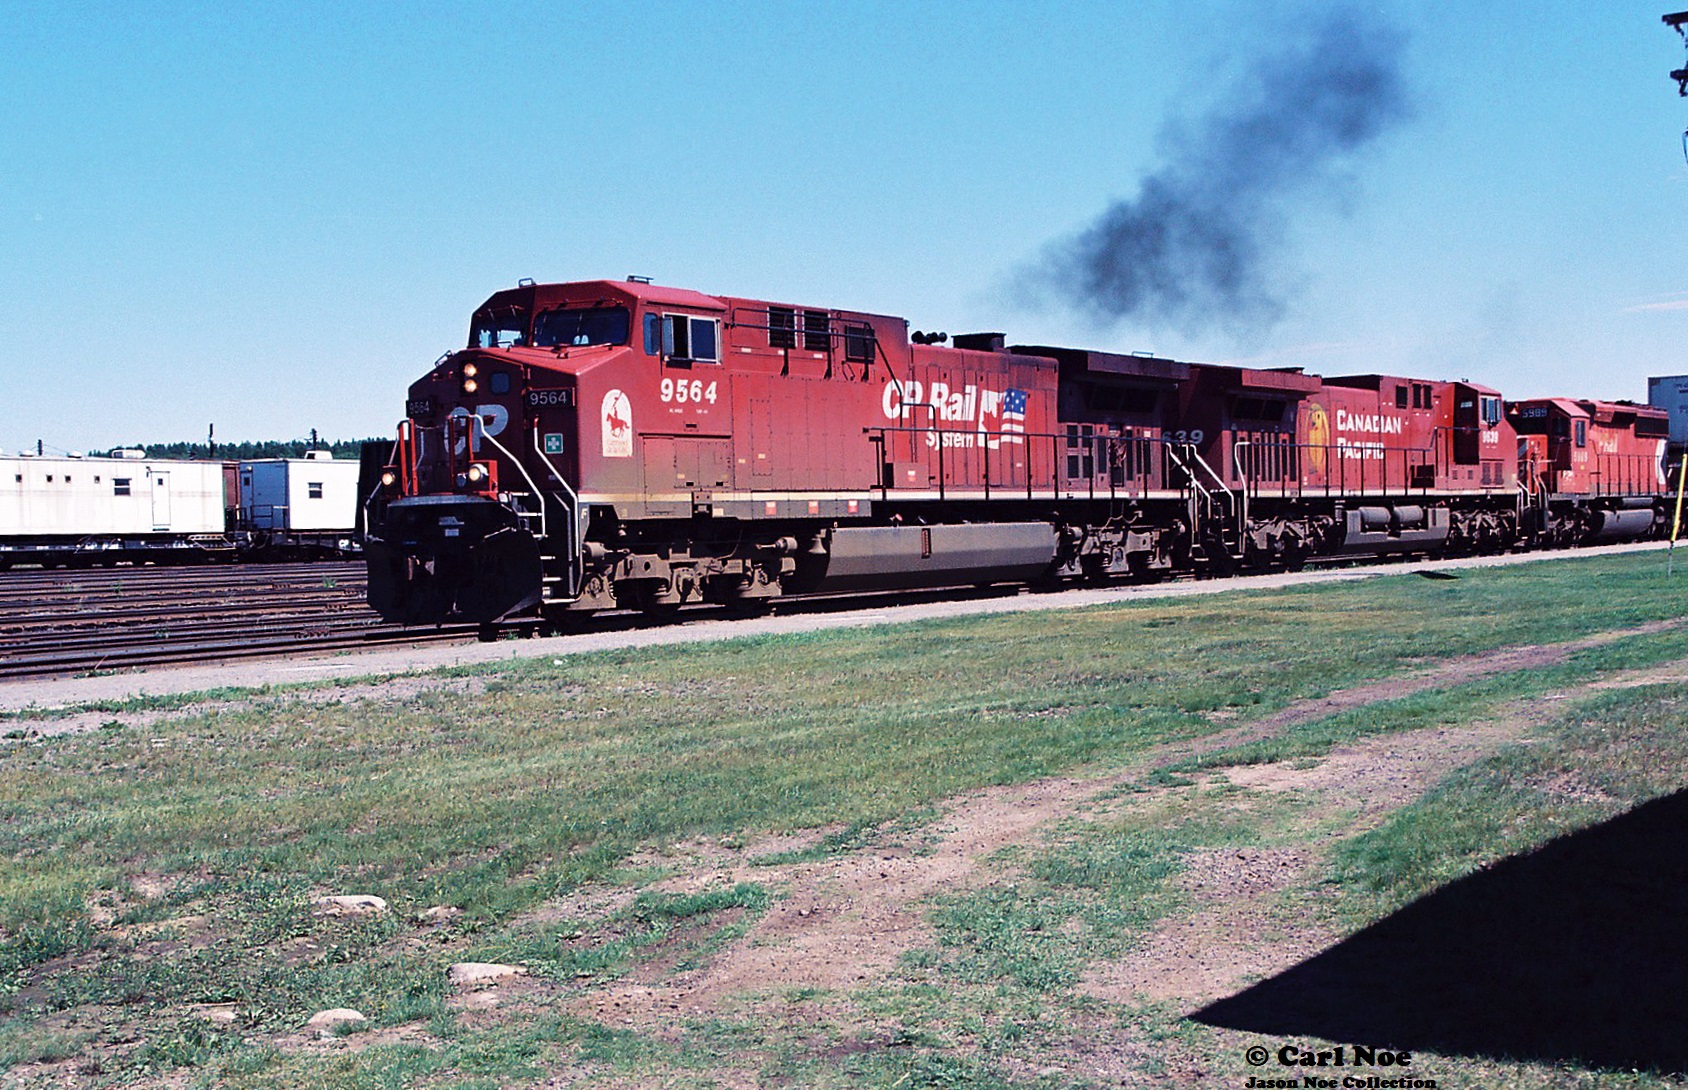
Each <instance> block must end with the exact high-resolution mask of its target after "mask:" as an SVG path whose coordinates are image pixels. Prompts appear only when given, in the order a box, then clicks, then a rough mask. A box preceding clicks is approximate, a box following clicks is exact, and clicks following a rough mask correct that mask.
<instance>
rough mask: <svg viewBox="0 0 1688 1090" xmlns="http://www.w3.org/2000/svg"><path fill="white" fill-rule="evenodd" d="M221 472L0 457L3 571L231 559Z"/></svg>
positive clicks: (198, 466)
mask: <svg viewBox="0 0 1688 1090" xmlns="http://www.w3.org/2000/svg"><path fill="white" fill-rule="evenodd" d="M224 487H225V486H224V480H223V463H221V462H189V461H171V460H167V459H148V458H144V457H142V458H132V457H130V458H86V457H82V458H78V457H29V456H12V457H0V567H8V566H10V565H11V564H14V563H41V564H49V565H56V564H64V563H99V562H111V561H114V560H119V559H125V560H127V559H137V560H188V559H200V558H203V557H205V556H207V555H220V554H226V553H230V552H232V551H233V542H232V541H231V540H230V539H229V537H228V536H227V535H226V533H225V530H226V529H227V526H226V512H225V510H224V505H223V496H224Z"/></svg>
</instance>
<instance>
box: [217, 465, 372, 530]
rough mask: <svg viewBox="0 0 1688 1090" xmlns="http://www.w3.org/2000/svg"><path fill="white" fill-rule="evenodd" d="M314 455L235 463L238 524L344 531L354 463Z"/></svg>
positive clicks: (352, 508) (353, 501) (352, 499)
mask: <svg viewBox="0 0 1688 1090" xmlns="http://www.w3.org/2000/svg"><path fill="white" fill-rule="evenodd" d="M314 453H316V454H317V455H319V456H318V457H309V456H307V457H304V458H271V459H264V460H261V461H251V462H242V463H240V524H241V526H242V527H244V528H248V529H252V530H261V531H265V532H268V533H272V534H324V533H339V534H350V533H351V532H352V527H353V525H354V524H355V521H356V515H357V500H358V463H356V462H354V461H350V460H347V461H335V460H334V459H333V457H331V456H329V454H328V452H327V451H318V452H314Z"/></svg>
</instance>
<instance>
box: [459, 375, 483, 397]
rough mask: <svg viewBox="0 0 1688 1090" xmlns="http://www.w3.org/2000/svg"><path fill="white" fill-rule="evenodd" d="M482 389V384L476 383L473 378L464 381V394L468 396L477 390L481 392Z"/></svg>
mask: <svg viewBox="0 0 1688 1090" xmlns="http://www.w3.org/2000/svg"><path fill="white" fill-rule="evenodd" d="M480 388H481V384H480V383H478V382H476V381H475V380H474V379H472V378H466V379H464V380H463V392H464V393H466V394H472V393H474V392H475V391H476V390H479V389H480Z"/></svg>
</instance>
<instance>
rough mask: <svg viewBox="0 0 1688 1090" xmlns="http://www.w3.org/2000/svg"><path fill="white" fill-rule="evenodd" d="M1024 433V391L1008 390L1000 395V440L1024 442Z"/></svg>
mask: <svg viewBox="0 0 1688 1090" xmlns="http://www.w3.org/2000/svg"><path fill="white" fill-rule="evenodd" d="M1025 434H1026V391H1024V390H1009V391H1007V392H1005V393H1004V394H1003V395H1002V441H1003V442H1004V443H1024V442H1025V439H1023V438H1021V437H1022V436H1024V435H1025Z"/></svg>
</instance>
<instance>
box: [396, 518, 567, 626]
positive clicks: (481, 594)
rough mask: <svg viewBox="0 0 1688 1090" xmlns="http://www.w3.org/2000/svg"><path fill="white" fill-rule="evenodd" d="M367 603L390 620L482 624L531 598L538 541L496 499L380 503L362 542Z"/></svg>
mask: <svg viewBox="0 0 1688 1090" xmlns="http://www.w3.org/2000/svg"><path fill="white" fill-rule="evenodd" d="M364 552H365V556H366V558H367V561H368V566H369V604H370V606H371V608H373V609H374V610H375V612H377V613H379V614H380V615H381V617H382V619H384V620H387V621H391V622H395V623H398V624H407V625H420V624H445V623H448V622H459V623H471V624H490V623H492V622H494V621H501V620H504V619H505V618H507V617H511V616H514V615H516V614H520V613H523V612H525V611H527V610H529V609H532V608H533V607H534V606H535V605H537V604H538V603H539V597H540V593H541V591H540V588H541V586H542V577H543V570H542V563H541V561H540V558H539V543H538V541H536V540H535V539H534V536H533V535H532V534H530V533H528V532H527V531H526V530H524V529H522V528H521V527H520V526H518V525H516V522H515V516H514V515H513V513H512V512H511V511H510V509H509V508H507V507H505V506H504V505H502V504H499V503H495V502H492V501H488V500H481V499H477V498H473V497H455V496H438V497H436V496H419V497H413V498H410V499H404V500H396V501H394V502H393V503H392V504H390V505H389V506H388V508H387V514H386V519H385V521H384V524H383V526H382V527H381V536H380V537H371V538H369V539H368V540H366V541H365V543H364Z"/></svg>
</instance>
